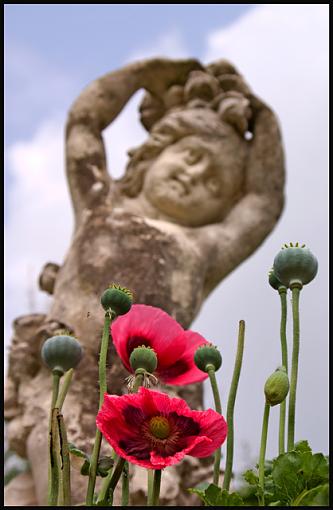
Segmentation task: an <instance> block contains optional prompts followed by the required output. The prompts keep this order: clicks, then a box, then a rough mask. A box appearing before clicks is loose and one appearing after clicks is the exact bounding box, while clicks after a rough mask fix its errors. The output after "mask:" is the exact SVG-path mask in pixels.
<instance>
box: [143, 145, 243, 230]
mask: <svg viewBox="0 0 333 510" xmlns="http://www.w3.org/2000/svg"><path fill="white" fill-rule="evenodd" d="M238 146H239V147H238ZM243 173H244V148H243V146H242V145H241V144H240V141H239V140H238V137H237V135H235V140H232V139H230V138H229V137H228V138H226V139H221V140H219V141H216V142H214V143H213V142H209V143H208V142H205V141H204V140H203V139H201V138H200V137H199V136H187V137H185V138H182V139H181V140H179V141H178V142H177V143H175V144H173V145H171V146H169V147H167V148H166V149H164V151H163V152H162V153H161V154H160V155H159V156H158V157H157V159H156V160H155V161H154V162H153V164H152V165H151V166H150V167H149V169H148V170H147V173H146V175H145V180H144V186H143V194H144V196H145V198H146V199H147V200H148V201H149V202H150V203H151V204H152V205H153V206H154V207H155V208H156V209H158V210H159V211H160V212H162V213H163V214H165V215H167V216H168V217H170V218H172V219H174V221H176V222H177V223H180V224H182V225H187V226H200V225H205V224H208V223H212V222H214V221H219V220H221V219H222V218H223V217H224V216H225V215H226V214H227V212H228V211H229V209H230V207H231V206H232V205H233V204H234V203H235V202H236V201H237V200H238V198H239V193H240V190H241V186H242V181H243Z"/></svg>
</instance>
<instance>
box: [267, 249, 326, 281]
mask: <svg viewBox="0 0 333 510" xmlns="http://www.w3.org/2000/svg"><path fill="white" fill-rule="evenodd" d="M317 271H318V261H317V259H316V257H315V256H314V255H313V254H312V253H311V251H310V250H309V249H308V248H306V247H305V245H304V244H303V245H302V246H298V243H296V245H295V246H293V244H292V243H290V246H288V245H287V244H285V245H284V247H282V250H280V251H279V253H278V254H277V255H276V257H275V259H274V273H275V276H276V277H277V278H278V279H279V280H280V281H281V282H282V283H283V285H285V286H286V287H289V288H292V286H293V285H298V286H299V287H300V288H302V286H303V285H306V284H307V283H310V282H311V281H312V280H313V279H314V277H315V276H316V274H317Z"/></svg>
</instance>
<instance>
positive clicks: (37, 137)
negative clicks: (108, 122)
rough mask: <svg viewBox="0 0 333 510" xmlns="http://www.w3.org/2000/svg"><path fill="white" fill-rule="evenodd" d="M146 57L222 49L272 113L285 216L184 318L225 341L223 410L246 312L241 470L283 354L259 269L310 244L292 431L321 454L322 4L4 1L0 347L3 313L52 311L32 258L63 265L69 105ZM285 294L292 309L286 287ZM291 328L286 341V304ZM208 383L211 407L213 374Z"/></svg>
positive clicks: (134, 121) (118, 154)
mask: <svg viewBox="0 0 333 510" xmlns="http://www.w3.org/2000/svg"><path fill="white" fill-rule="evenodd" d="M150 56H168V57H174V58H182V57H195V58H198V59H199V60H201V61H202V62H203V63H204V64H208V63H210V62H211V61H214V60H217V59H220V58H227V59H229V60H230V61H231V62H233V63H234V64H235V66H236V67H237V68H238V69H239V71H240V72H241V73H242V74H243V75H244V76H245V78H246V80H247V82H248V83H249V84H250V86H251V88H252V89H253V90H254V91H255V93H256V94H257V95H258V96H260V97H261V98H262V99H263V100H265V102H267V103H268V104H270V105H271V107H272V108H273V109H274V110H275V112H276V113H277V115H278V117H279V120H280V124H281V130H282V134H283V140H284V147H285V153H286V169H287V182H286V206H285V209H284V212H283V215H282V217H281V219H280V221H279V223H278V224H277V226H276V228H275V229H274V231H273V232H272V233H271V234H270V236H269V237H268V238H267V239H266V241H265V242H264V243H263V245H262V246H261V247H260V248H259V249H258V250H257V251H256V252H255V253H254V254H253V255H252V256H251V257H250V258H249V259H248V260H247V261H246V262H244V263H243V264H242V265H241V266H240V267H238V268H237V269H236V270H235V271H234V272H233V273H232V274H230V275H229V276H228V277H227V278H226V279H225V280H224V281H223V282H222V283H221V284H220V285H219V286H218V288H217V289H215V291H214V292H213V293H212V294H211V295H210V297H209V298H208V299H207V301H206V302H205V304H204V306H203V307H202V309H201V311H200V313H199V315H198V317H197V319H196V320H195V322H194V323H193V324H192V329H194V330H196V331H198V332H200V333H201V334H202V335H203V336H205V337H206V338H207V339H208V340H210V341H212V342H213V343H215V344H217V345H218V346H219V347H220V349H221V353H222V356H223V366H222V368H221V369H220V371H219V372H218V380H219V383H220V388H221V394H222V402H223V405H224V409H226V403H227V397H228V391H229V386H230V382H231V377H232V370H233V365H234V357H235V352H236V341H237V330H238V322H239V320H240V319H244V320H245V322H246V337H245V352H244V362H243V367H242V373H241V378H240V383H239V391H238V396H237V401H236V408H235V468H236V470H237V471H240V470H242V469H244V468H246V467H247V466H248V465H249V464H251V463H252V462H254V461H255V459H256V458H257V456H258V452H259V443H260V434H261V422H262V413H263V406H264V397H263V385H264V383H265V380H266V378H267V377H268V376H269V375H270V374H271V373H272V372H273V371H274V370H275V368H276V367H277V366H278V365H279V364H280V347H279V314H280V309H279V297H278V294H277V293H276V292H275V291H273V289H271V287H269V285H268V283H267V272H268V270H269V269H270V267H271V265H272V261H273V259H274V256H275V255H276V253H277V252H278V251H279V249H280V247H281V245H282V244H283V243H285V242H290V241H301V242H302V243H305V244H306V245H307V246H308V247H309V248H310V249H311V250H312V251H313V253H314V254H315V255H316V256H317V258H318V261H319V271H318V275H317V277H316V279H315V280H314V281H313V282H312V283H310V284H309V285H308V286H306V287H304V289H303V291H302V293H301V303H300V305H301V346H300V366H299V380H298V394H297V407H296V439H297V440H298V439H308V440H309V442H310V445H311V446H312V448H313V449H314V450H315V451H323V452H324V453H328V4H321V5H320V4H303V5H288V4H285V5H270V4H260V5H259V4H258V5H257V4H233V5H232V4H230V5H214V4H211V5H190V6H189V5H177V4H174V5H130V4H129V5H125V6H121V5H103V4H100V5H91V4H82V5H73V4H72V5H65V4H63V5H61V4H53V5H47V4H44V5H43V4H42V5H38V4H35V5H24V4H20V5H19V4H16V5H15V4H13V5H8V4H7V5H6V6H5V190H6V193H5V213H6V215H5V243H6V244H5V257H6V258H5V275H6V287H5V293H6V305H5V317H6V321H5V349H6V352H7V349H8V344H9V342H10V337H11V323H12V320H13V319H14V318H15V317H17V316H19V315H23V314H26V313H31V312H43V311H45V310H47V307H48V305H49V298H48V297H47V296H46V295H44V294H43V293H41V292H40V291H38V288H37V279H38V275H39V271H40V269H41V267H42V266H43V264H44V263H45V262H47V261H53V262H57V263H59V264H61V262H62V260H63V258H64V256H65V253H66V250H67V249H68V247H69V244H70V238H71V234H72V226H73V218H72V210H71V204H70V200H69V193H68V189H67V184H66V180H65V177H64V144H63V136H64V125H65V120H66V112H67V111H68V108H69V106H70V104H71V103H72V102H73V100H74V99H75V98H76V97H77V95H78V94H79V93H80V92H81V90H82V89H83V88H84V87H85V86H86V85H88V84H89V83H90V82H91V81H92V80H94V79H96V78H97V77H98V76H100V75H103V74H105V73H106V72H109V71H111V70H113V69H117V68H119V67H121V66H123V65H124V64H126V63H128V62H130V61H132V60H135V59H139V58H145V57H150ZM141 96H142V93H141V92H139V93H137V94H136V95H135V96H134V98H132V100H131V101H130V103H129V104H128V105H127V106H126V108H125V110H124V112H123V113H122V115H121V116H120V117H119V118H118V119H117V120H116V121H115V122H114V124H113V125H112V126H111V127H109V128H108V129H106V130H105V132H104V135H105V142H106V147H107V156H108V165H109V171H110V172H111V174H112V175H113V176H115V177H119V176H120V175H122V172H123V170H124V167H125V164H126V150H127V149H128V148H129V147H133V146H136V145H138V144H139V143H141V142H142V141H143V140H144V139H145V136H146V135H145V132H144V130H143V128H141V126H140V125H139V123H138V116H137V111H136V110H137V104H138V102H139V100H140V98H141ZM288 304H289V312H290V311H291V302H290V298H288ZM288 336H289V345H290V342H291V336H292V323H291V320H290V313H289V324H288ZM289 350H290V351H291V347H289ZM205 389H206V397H205V399H206V405H207V406H212V405H213V401H212V397H211V394H210V391H209V385H208V383H207V384H206V383H205ZM277 431H278V409H277V408H273V409H272V412H271V420H270V429H269V435H268V448H267V455H268V457H272V456H275V455H276V454H277Z"/></svg>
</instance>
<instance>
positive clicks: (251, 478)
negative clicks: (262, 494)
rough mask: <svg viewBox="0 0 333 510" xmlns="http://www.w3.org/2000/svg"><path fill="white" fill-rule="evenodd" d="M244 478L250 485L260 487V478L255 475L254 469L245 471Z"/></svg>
mask: <svg viewBox="0 0 333 510" xmlns="http://www.w3.org/2000/svg"><path fill="white" fill-rule="evenodd" d="M243 478H244V480H245V481H246V482H247V483H248V484H250V485H258V483H259V478H258V476H257V475H256V474H255V472H254V471H253V469H248V470H247V471H245V473H243Z"/></svg>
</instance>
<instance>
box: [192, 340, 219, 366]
mask: <svg viewBox="0 0 333 510" xmlns="http://www.w3.org/2000/svg"><path fill="white" fill-rule="evenodd" d="M194 363H195V364H196V366H197V367H198V368H199V369H200V370H202V371H203V372H208V368H207V367H208V366H209V365H213V367H214V370H215V372H217V370H218V369H219V368H220V366H221V365H222V356H221V354H220V351H218V349H217V347H215V345H212V344H205V345H201V346H200V347H199V348H198V349H197V350H196V352H195V354H194Z"/></svg>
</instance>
